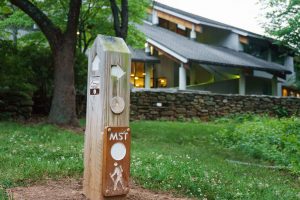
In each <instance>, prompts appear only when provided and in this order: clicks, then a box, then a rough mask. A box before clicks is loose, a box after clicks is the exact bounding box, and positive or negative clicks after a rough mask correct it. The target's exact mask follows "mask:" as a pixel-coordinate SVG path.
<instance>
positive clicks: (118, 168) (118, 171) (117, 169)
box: [109, 162, 124, 191]
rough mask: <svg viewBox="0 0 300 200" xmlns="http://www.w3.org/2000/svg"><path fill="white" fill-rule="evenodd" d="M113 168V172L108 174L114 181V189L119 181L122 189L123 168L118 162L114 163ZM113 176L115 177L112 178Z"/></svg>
mask: <svg viewBox="0 0 300 200" xmlns="http://www.w3.org/2000/svg"><path fill="white" fill-rule="evenodd" d="M114 166H115V169H114V172H113V173H112V174H111V173H109V175H110V178H111V180H112V181H113V183H114V191H115V190H117V188H118V183H120V185H121V187H122V189H123V190H124V183H123V174H122V173H123V168H122V165H118V163H116V162H115V163H114ZM114 177H115V178H114Z"/></svg>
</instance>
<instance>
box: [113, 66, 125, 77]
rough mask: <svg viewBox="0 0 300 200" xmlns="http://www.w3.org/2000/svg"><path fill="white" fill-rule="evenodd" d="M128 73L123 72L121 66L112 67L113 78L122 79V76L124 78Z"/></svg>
mask: <svg viewBox="0 0 300 200" xmlns="http://www.w3.org/2000/svg"><path fill="white" fill-rule="evenodd" d="M125 74H126V73H125V72H124V71H123V69H122V68H121V67H120V66H119V65H113V66H112V67H111V76H114V77H117V78H118V79H120V78H121V77H122V76H124V75H125Z"/></svg>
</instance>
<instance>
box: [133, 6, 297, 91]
mask: <svg viewBox="0 0 300 200" xmlns="http://www.w3.org/2000/svg"><path fill="white" fill-rule="evenodd" d="M137 28H138V29H139V30H140V31H142V32H143V33H144V34H145V35H146V43H145V52H143V51H140V50H132V51H133V59H132V70H131V83H132V85H133V86H134V87H136V88H146V89H150V88H178V89H179V90H202V91H207V92H213V93H225V94H241V95H244V94H257V95H275V96H282V94H283V88H282V86H283V85H284V86H285V87H286V86H288V83H289V82H288V80H291V79H292V77H294V73H295V72H294V60H293V53H294V52H293V50H291V49H289V48H287V47H282V46H278V45H276V44H274V43H273V42H274V41H272V39H270V38H266V37H264V36H261V35H258V34H255V33H252V32H249V31H246V30H242V29H239V28H236V27H232V26H229V25H226V24H223V23H220V22H217V21H213V20H210V19H207V18H204V17H201V16H198V15H194V14H191V13H188V12H185V11H182V10H179V9H175V8H172V7H169V6H167V5H164V4H161V3H158V2H154V3H153V5H152V7H151V8H149V9H148V18H147V20H146V21H145V22H144V23H143V24H141V25H137ZM295 95H297V94H295ZM298 95H300V94H298Z"/></svg>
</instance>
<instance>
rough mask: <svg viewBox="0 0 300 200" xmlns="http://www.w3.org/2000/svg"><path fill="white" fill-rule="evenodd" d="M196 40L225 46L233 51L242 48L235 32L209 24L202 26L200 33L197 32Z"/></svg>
mask: <svg viewBox="0 0 300 200" xmlns="http://www.w3.org/2000/svg"><path fill="white" fill-rule="evenodd" d="M197 41H198V42H201V43H204V44H212V45H217V46H222V47H227V48H229V49H233V50H235V51H242V50H243V46H242V45H241V43H240V42H239V35H238V34H237V33H234V32H231V31H229V30H223V29H218V28H214V27H209V26H203V30H202V33H197Z"/></svg>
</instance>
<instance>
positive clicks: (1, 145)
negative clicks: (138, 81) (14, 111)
mask: <svg viewBox="0 0 300 200" xmlns="http://www.w3.org/2000/svg"><path fill="white" fill-rule="evenodd" d="M232 126H235V124H230V123H224V122H223V123H218V124H215V123H212V122H211V123H191V122H189V123H187V122H147V121H146V122H143V121H142V122H133V123H131V128H132V159H131V161H132V165H131V175H132V177H133V178H134V179H135V180H136V181H137V182H138V183H139V184H141V185H143V186H144V187H147V188H150V189H154V190H164V191H172V192H174V193H176V194H179V195H186V196H193V197H196V198H199V199H205V198H207V199H272V200H273V199H276V200H277V199H300V179H299V178H298V177H293V176H292V175H290V174H289V173H288V172H285V171H279V170H271V169H265V168H261V167H255V166H244V165H238V164H233V163H230V162H227V161H226V159H230V160H239V161H244V162H251V163H260V164H268V163H265V162H262V161H260V160H255V159H253V158H251V157H250V156H246V155H245V154H243V153H239V152H237V151H233V150H228V149H224V148H223V147H221V146H219V145H215V144H214V143H213V142H212V138H213V137H212V136H214V135H215V133H216V132H217V131H218V130H220V129H224V128H230V127H232ZM82 149H83V136H82V135H78V134H75V133H71V132H69V131H65V130H62V129H59V128H56V127H53V126H50V125H21V124H17V123H11V122H0V163H1V165H0V188H1V187H4V188H9V187H13V186H16V185H25V184H28V183H32V182H35V181H37V180H41V179H45V178H54V179H58V178H62V177H75V178H78V177H81V176H82V172H83V166H82V162H83V161H82V154H83V152H82ZM1 194H2V195H4V193H3V191H2V193H1V189H0V199H1Z"/></svg>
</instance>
